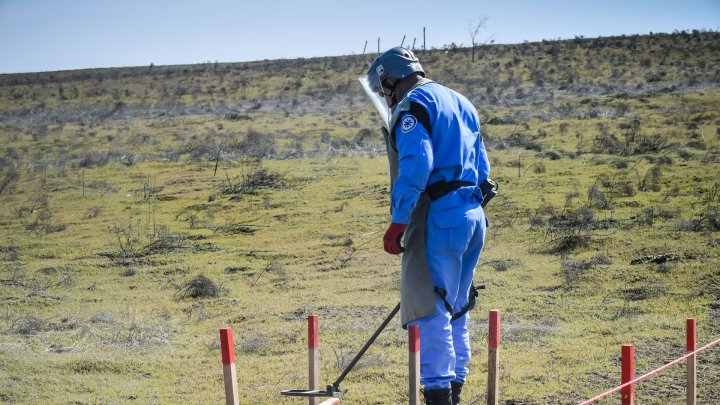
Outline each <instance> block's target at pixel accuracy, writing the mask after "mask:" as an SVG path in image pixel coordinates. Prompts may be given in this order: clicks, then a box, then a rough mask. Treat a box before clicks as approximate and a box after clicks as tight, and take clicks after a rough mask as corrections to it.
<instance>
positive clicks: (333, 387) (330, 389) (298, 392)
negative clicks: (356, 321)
mask: <svg viewBox="0 0 720 405" xmlns="http://www.w3.org/2000/svg"><path fill="white" fill-rule="evenodd" d="M399 310H400V303H398V304H397V306H396V307H395V309H393V310H392V312H390V315H388V317H387V318H385V320H384V321H383V323H382V324H381V325H380V327H379V328H378V330H376V331H375V333H374V334H373V335H372V336H371V337H370V340H368V341H367V343H365V346H363V348H362V349H360V351H359V352H358V354H356V355H355V357H354V358H353V359H352V361H351V362H350V364H348V365H347V367H345V370H343V372H342V374H340V377H338V378H337V380H335V382H334V383H332V384H329V385H328V386H327V388H326V389H325V391H321V390H304V389H294V390H285V391H280V394H281V395H286V396H290V397H338V396H340V393H341V392H342V391H341V390H340V383H341V382H342V381H343V380H344V379H345V377H346V376H347V375H348V373H349V372H350V370H352V369H353V367H355V364H357V362H358V360H360V358H361V357H362V356H363V354H365V352H366V351H367V349H368V348H369V347H370V346H371V345H372V344H373V343H374V342H375V339H377V337H378V336H380V333H381V332H382V331H383V330H384V329H385V327H386V326H387V324H388V323H390V321H391V320H392V319H393V318H394V317H395V314H397V313H398V311H399Z"/></svg>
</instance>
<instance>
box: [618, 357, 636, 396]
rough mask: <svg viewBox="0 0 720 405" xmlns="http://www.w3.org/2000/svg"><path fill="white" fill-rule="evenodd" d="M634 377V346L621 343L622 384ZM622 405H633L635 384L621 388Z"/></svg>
mask: <svg viewBox="0 0 720 405" xmlns="http://www.w3.org/2000/svg"><path fill="white" fill-rule="evenodd" d="M634 379H635V347H634V346H633V345H622V371H621V380H622V382H621V383H622V384H625V383H626V382H630V381H632V380H634ZM620 392H621V393H622V405H633V404H634V403H635V384H630V385H628V386H627V387H625V388H623V389H622V390H621V391H620Z"/></svg>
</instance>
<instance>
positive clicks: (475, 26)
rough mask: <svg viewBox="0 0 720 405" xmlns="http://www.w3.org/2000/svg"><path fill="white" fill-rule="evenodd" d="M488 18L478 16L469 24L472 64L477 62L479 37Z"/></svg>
mask: <svg viewBox="0 0 720 405" xmlns="http://www.w3.org/2000/svg"><path fill="white" fill-rule="evenodd" d="M487 20H488V17H483V16H478V17H477V18H474V19H472V20H470V22H469V23H468V33H469V34H470V42H471V43H472V59H471V61H472V62H475V45H477V36H478V33H479V32H480V28H482V27H484V26H485V23H486V22H487Z"/></svg>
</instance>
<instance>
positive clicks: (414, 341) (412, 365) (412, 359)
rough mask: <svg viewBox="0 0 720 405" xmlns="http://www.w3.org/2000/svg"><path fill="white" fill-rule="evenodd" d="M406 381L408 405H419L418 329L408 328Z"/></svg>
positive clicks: (411, 326)
mask: <svg viewBox="0 0 720 405" xmlns="http://www.w3.org/2000/svg"><path fill="white" fill-rule="evenodd" d="M408 346H409V347H410V350H409V356H408V371H409V372H408V376H409V378H408V381H409V385H410V391H409V394H410V405H420V327H419V326H418V325H410V326H409V327H408Z"/></svg>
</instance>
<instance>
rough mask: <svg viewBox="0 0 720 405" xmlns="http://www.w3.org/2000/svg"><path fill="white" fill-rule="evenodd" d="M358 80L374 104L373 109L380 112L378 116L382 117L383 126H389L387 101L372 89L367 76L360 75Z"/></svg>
mask: <svg viewBox="0 0 720 405" xmlns="http://www.w3.org/2000/svg"><path fill="white" fill-rule="evenodd" d="M358 80H359V81H360V84H361V85H362V87H363V89H364V90H365V93H366V94H367V95H368V97H369V98H370V101H371V102H372V103H373V105H374V106H375V109H376V110H377V112H378V114H380V118H382V121H383V123H384V124H385V126H389V125H390V123H389V121H390V108H389V107H388V105H387V102H386V101H385V97H384V96H383V95H382V94H380V93H378V92H377V91H373V89H372V86H371V85H370V79H369V78H368V77H367V76H360V77H358Z"/></svg>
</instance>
